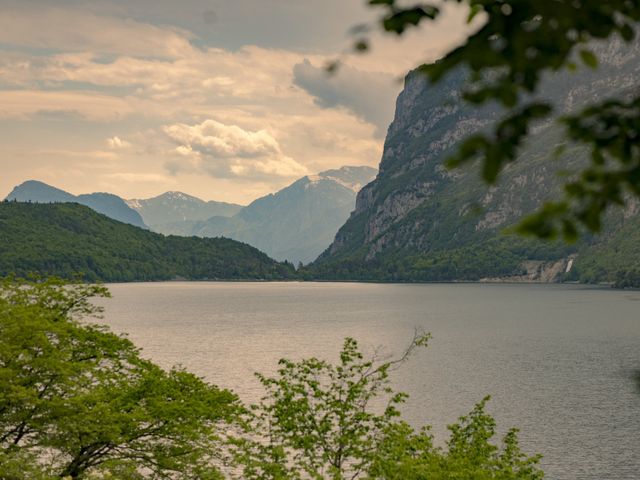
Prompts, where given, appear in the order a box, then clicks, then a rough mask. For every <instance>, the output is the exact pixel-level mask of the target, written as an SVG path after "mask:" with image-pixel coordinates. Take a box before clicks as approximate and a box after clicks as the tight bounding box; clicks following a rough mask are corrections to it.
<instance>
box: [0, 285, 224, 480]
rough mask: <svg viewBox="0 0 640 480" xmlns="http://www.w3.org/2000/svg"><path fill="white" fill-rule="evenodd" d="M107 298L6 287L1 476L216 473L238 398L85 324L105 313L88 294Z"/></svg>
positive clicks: (54, 288) (85, 288) (78, 291)
mask: <svg viewBox="0 0 640 480" xmlns="http://www.w3.org/2000/svg"><path fill="white" fill-rule="evenodd" d="M107 295H108V292H107V290H106V289H105V288H104V287H102V286H97V285H65V284H64V283H62V282H60V281H57V280H49V281H46V282H40V283H13V282H10V281H5V282H3V283H2V284H1V285H0V478H2V479H5V480H19V479H31V478H60V477H70V478H72V479H79V478H87V477H88V476H89V475H100V474H106V473H110V474H115V473H117V476H118V478H123V479H127V478H130V479H135V478H145V479H160V478H162V479H180V478H183V479H191V478H202V479H207V478H219V473H218V472H217V470H216V469H215V468H213V467H212V466H211V464H210V461H209V460H210V455H211V452H212V451H213V450H214V449H215V448H217V447H216V442H217V427H218V425H219V424H220V423H221V422H226V421H232V420H233V417H234V415H235V412H236V409H237V405H236V398H235V396H234V395H233V394H231V393H230V392H228V391H224V390H219V389H217V388H216V387H213V386H210V385H208V384H206V383H204V382H203V381H202V380H200V379H199V378H197V377H195V376H194V375H192V374H190V373H187V372H184V371H182V370H171V371H169V372H166V371H164V370H162V369H161V368H159V367H157V366H155V365H154V364H152V363H151V362H149V361H146V360H144V359H142V358H140V355H139V351H138V349H137V348H136V347H134V345H133V344H132V343H131V342H130V341H129V340H127V339H125V338H122V337H120V336H117V335H114V334H112V333H109V332H108V331H107V330H106V329H105V328H103V327H99V326H94V325H88V324H85V323H81V322H80V319H81V318H82V317H86V316H95V315H97V314H99V313H100V311H101V309H100V308H98V307H96V306H94V305H93V304H92V303H91V302H90V298H91V297H95V296H98V297H104V296H107ZM26 466H28V467H29V468H26ZM23 467H24V468H23ZM141 472H145V474H144V475H142V473H141Z"/></svg>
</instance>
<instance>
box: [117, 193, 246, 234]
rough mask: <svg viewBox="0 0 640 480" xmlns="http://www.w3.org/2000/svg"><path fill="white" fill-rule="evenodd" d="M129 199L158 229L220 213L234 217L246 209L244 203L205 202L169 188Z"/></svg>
mask: <svg viewBox="0 0 640 480" xmlns="http://www.w3.org/2000/svg"><path fill="white" fill-rule="evenodd" d="M125 201H126V203H127V205H128V206H129V207H130V208H132V209H133V210H135V211H136V212H138V213H139V214H140V216H141V217H142V218H143V219H144V221H145V223H146V224H147V225H149V228H150V229H151V230H153V231H155V232H165V231H166V230H170V229H171V228H170V227H168V225H171V224H175V223H180V222H189V221H198V220H207V219H208V218H211V217H216V216H220V217H231V216H233V215H235V214H236V213H238V212H239V211H240V210H241V209H242V205H236V204H234V203H225V202H215V201H208V202H205V201H204V200H201V199H199V198H197V197H193V196H191V195H187V194H186V193H182V192H166V193H163V194H162V195H158V196H157V197H153V198H147V199H139V200H137V199H134V200H125Z"/></svg>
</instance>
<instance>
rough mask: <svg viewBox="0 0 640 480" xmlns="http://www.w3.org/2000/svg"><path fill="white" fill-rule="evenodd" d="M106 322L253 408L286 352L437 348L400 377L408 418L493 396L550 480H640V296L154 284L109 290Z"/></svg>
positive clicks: (453, 414) (443, 413) (464, 408)
mask: <svg viewBox="0 0 640 480" xmlns="http://www.w3.org/2000/svg"><path fill="white" fill-rule="evenodd" d="M110 288H111V291H112V293H113V295H114V298H113V299H111V300H107V301H106V302H105V305H106V307H107V311H106V316H105V323H107V324H109V325H111V326H112V327H113V328H114V330H116V331H118V332H127V333H128V334H129V335H130V338H131V339H132V340H133V341H134V342H135V343H136V344H137V345H139V346H141V347H142V348H143V351H144V354H145V355H146V356H148V357H150V358H151V359H153V360H155V361H156V362H157V363H159V364H161V365H163V366H166V367H169V366H172V365H174V364H182V365H183V366H185V367H186V368H187V369H188V370H190V371H193V372H195V373H197V374H199V375H202V376H204V377H206V378H207V379H208V380H209V381H211V382H213V383H216V384H217V385H220V386H222V387H226V388H230V389H232V390H234V391H235V392H237V393H238V394H239V395H240V396H241V398H242V399H243V400H245V401H247V402H251V401H255V400H257V399H258V398H259V397H260V395H261V393H262V391H261V389H260V386H259V384H258V382H257V380H256V379H255V378H254V376H253V373H254V372H255V371H260V372H262V373H273V372H274V371H275V369H276V366H277V365H276V363H277V360H278V359H279V358H281V357H289V358H294V359H297V358H302V357H308V356H319V357H322V358H327V359H330V360H332V359H334V358H335V356H336V354H337V352H338V351H339V350H340V346H341V343H342V339H343V338H344V337H346V336H351V337H354V338H356V339H358V340H359V342H360V343H361V345H362V346H363V347H364V348H365V350H367V351H369V352H373V350H374V349H376V348H377V347H379V346H383V347H384V348H385V351H387V352H389V353H393V352H399V351H401V350H402V348H403V347H405V346H406V344H407V342H408V341H409V340H410V338H411V337H412V335H413V332H414V329H415V328H420V329H422V330H426V331H430V332H431V333H432V334H433V337H434V338H433V340H432V342H431V346H430V347H429V348H428V349H426V350H424V351H419V352H418V353H417V354H416V355H415V356H414V357H413V358H412V359H411V360H410V361H409V362H408V363H407V364H406V365H405V366H404V367H403V368H401V369H400V370H399V371H397V372H395V382H396V384H397V387H398V388H399V389H401V390H403V391H406V392H408V393H409V394H410V395H411V397H410V400H409V401H408V403H407V404H406V406H405V408H404V413H405V417H406V418H407V419H408V420H409V421H410V422H411V423H413V424H415V425H421V424H425V423H428V424H431V425H433V427H434V433H435V434H436V437H437V438H438V439H439V441H442V440H443V439H444V438H446V425H447V424H448V423H451V422H452V421H454V420H455V419H456V418H457V417H458V416H459V415H462V414H464V413H466V412H468V411H469V410H471V408H472V407H473V405H474V404H475V403H476V402H477V401H479V400H480V399H481V398H482V397H484V396H485V395H487V394H491V396H492V401H491V403H490V411H491V412H492V413H493V414H494V415H495V416H496V418H497V420H498V425H499V426H500V427H501V429H502V431H505V430H506V429H507V428H508V427H510V426H518V427H519V428H520V429H521V439H522V443H523V446H524V447H525V449H526V450H527V451H528V452H529V453H534V452H540V453H543V454H544V455H545V457H544V460H543V466H544V468H545V470H546V472H547V478H550V479H560V480H564V479H566V480H569V479H589V480H596V479H597V480H602V479H629V480H631V479H637V478H640V477H639V475H640V474H639V473H638V472H640V394H639V390H640V387H639V385H640V381H639V380H638V370H639V369H640V348H639V347H640V313H639V308H638V305H639V303H637V302H638V300H640V292H638V293H635V292H631V293H630V292H620V291H614V290H609V289H593V288H584V287H575V286H541V285H476V284H466V285H375V284H373V285H372V284H356V283H342V284H339V283H154V284H121V285H112V286H111V287H110Z"/></svg>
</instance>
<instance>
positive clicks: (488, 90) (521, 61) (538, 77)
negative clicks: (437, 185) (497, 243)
mask: <svg viewBox="0 0 640 480" xmlns="http://www.w3.org/2000/svg"><path fill="white" fill-rule="evenodd" d="M445 1H446V0H445ZM449 3H458V4H465V5H467V6H468V9H469V22H471V21H475V22H477V24H478V25H479V26H478V28H477V29H476V30H475V31H474V32H473V33H472V34H471V35H469V36H468V38H467V40H466V42H465V43H464V44H463V45H461V46H460V47H457V48H455V49H453V50H451V51H449V52H448V53H447V54H446V55H445V56H444V57H443V58H442V59H440V60H439V61H437V62H435V63H432V64H429V65H423V66H421V67H419V68H418V69H419V70H420V71H422V72H423V73H425V74H426V75H427V76H428V78H429V79H430V80H431V81H432V82H438V81H440V80H441V79H442V78H444V77H445V76H446V75H447V74H448V73H450V72H452V71H454V70H456V69H458V68H464V69H466V70H468V71H469V72H470V79H469V83H468V88H467V89H466V91H465V92H464V94H463V97H464V99H465V100H466V101H468V102H470V103H472V104H476V105H482V104H487V103H497V104H499V105H501V106H502V107H503V108H504V109H505V115H504V118H503V119H502V121H500V122H498V123H497V124H496V126H495V128H494V129H493V132H486V133H478V134H475V135H473V136H472V137H470V138H468V139H467V140H466V141H463V142H462V144H461V146H460V147H459V149H458V152H457V153H456V154H455V155H454V156H453V158H451V159H450V162H449V164H450V165H451V166H459V165H463V164H466V163H468V162H471V161H473V160H480V161H481V162H482V164H483V168H482V172H483V178H484V180H485V181H486V182H487V183H489V184H493V183H495V182H496V181H497V179H498V177H499V175H500V172H501V171H502V170H503V169H504V168H505V166H506V165H508V164H509V163H511V162H514V161H516V159H517V155H518V153H519V151H520V148H521V147H522V146H523V144H524V142H525V141H526V139H527V137H528V133H529V131H530V129H531V126H532V124H534V123H535V122H537V121H540V120H542V119H545V118H548V117H549V116H550V115H552V113H553V105H552V104H550V103H549V102H547V101H542V100H540V99H537V98H536V93H537V92H538V91H539V88H540V85H541V83H542V81H543V78H544V77H545V75H546V74H548V73H551V72H557V71H560V70H563V69H565V70H575V68H576V62H577V61H580V62H581V63H583V64H584V65H585V66H586V67H588V68H597V66H598V58H597V54H596V53H595V52H594V50H593V46H594V43H595V41H598V40H607V39H612V38H614V37H617V38H620V39H622V40H623V41H625V42H627V43H628V44H630V43H631V42H632V41H633V40H634V39H635V37H636V30H637V28H638V22H639V21H640V1H638V0H610V1H601V0H580V1H573V0H449ZM368 4H369V5H371V6H372V7H374V8H378V9H380V10H381V12H382V15H381V18H380V20H379V26H380V28H382V30H384V31H387V32H390V33H393V34H396V35H402V34H404V32H405V31H406V30H407V29H408V28H411V27H417V26H420V25H421V24H422V22H424V21H432V20H436V19H437V18H439V16H440V15H441V12H442V10H441V8H440V7H439V6H438V5H435V4H430V3H418V4H414V5H411V6H406V4H405V3H404V2H401V1H399V0H369V1H368ZM361 31H363V29H359V30H358V32H357V33H358V34H359V35H360V33H361ZM367 48H368V41H367V39H366V38H365V39H363V38H359V39H358V40H357V42H356V50H357V51H366V50H367ZM559 121H560V123H561V125H562V126H563V127H564V128H565V133H566V135H565V136H566V140H567V141H568V142H576V143H583V144H586V145H588V146H589V147H590V148H591V151H592V156H591V164H590V165H589V166H588V167H586V168H584V169H583V170H581V171H580V172H578V175H577V178H576V179H572V180H569V181H567V183H566V184H565V195H564V198H563V199H561V200H560V201H556V202H552V203H549V204H548V205H546V206H544V207H543V208H542V209H541V210H539V211H538V212H537V213H536V214H535V215H533V216H531V217H529V218H528V219H526V220H525V221H524V222H523V223H522V224H521V225H520V227H519V232H520V233H525V234H533V235H536V236H538V237H542V238H552V237H556V236H558V235H562V236H563V237H564V239H565V240H568V241H574V240H575V239H576V238H577V237H578V236H579V232H580V230H581V229H586V230H589V231H593V232H596V231H599V230H600V228H601V223H602V217H603V215H604V213H605V212H606V210H607V208H608V207H609V206H611V205H619V204H624V203H625V199H626V197H625V194H627V195H631V196H636V197H640V152H639V149H638V132H640V96H638V95H637V93H635V92H632V93H629V94H628V98H614V99H605V100H603V101H598V102H594V103H592V104H590V105H588V106H587V107H586V108H585V109H584V110H582V111H578V112H572V113H570V114H569V115H567V116H565V117H564V118H561V119H560V120H559Z"/></svg>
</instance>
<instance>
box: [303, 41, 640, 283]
mask: <svg viewBox="0 0 640 480" xmlns="http://www.w3.org/2000/svg"><path fill="white" fill-rule="evenodd" d="M594 49H595V50H596V52H597V53H598V56H599V58H600V59H601V62H600V66H599V68H598V69H595V70H591V69H580V70H578V71H576V72H573V73H570V72H567V73H561V74H555V75H552V76H550V77H548V78H547V79H546V81H545V82H544V85H543V87H542V90H541V93H540V95H541V96H542V97H544V98H546V99H549V100H551V101H552V103H553V104H554V106H555V111H556V114H557V115H562V114H563V113H567V112H570V111H575V110H576V109H579V108H580V107H581V106H582V105H584V104H586V103H587V102H590V101H593V100H596V99H603V98H606V97H609V96H615V95H624V94H625V92H628V91H631V90H633V89H637V88H638V86H640V48H639V46H638V43H636V44H635V45H633V46H632V47H629V46H628V45H626V44H623V43H622V42H621V41H613V42H609V43H606V44H599V45H594ZM467 78H468V75H467V74H466V72H465V71H463V70H458V71H456V72H453V73H451V74H449V75H448V76H447V77H445V78H444V79H442V80H441V81H440V82H439V83H437V84H435V85H434V84H430V83H429V82H428V81H427V80H426V79H425V77H424V76H423V75H421V74H420V73H418V72H412V73H411V74H409V75H408V77H407V78H406V80H405V86H404V90H403V92H402V93H401V94H400V96H399V98H398V100H397V104H396V112H395V118H394V120H393V123H392V124H391V126H390V128H389V131H388V134H387V137H386V140H385V146H384V152H383V156H382V160H381V163H380V173H379V174H378V176H377V178H376V180H375V181H373V182H372V183H370V184H369V185H367V186H365V187H364V188H363V189H362V190H361V191H360V192H359V193H358V197H357V200H356V208H355V211H354V212H353V214H352V215H351V216H350V218H349V220H348V221H347V222H346V223H345V225H344V226H342V227H341V228H340V230H339V231H338V233H337V235H336V237H335V239H334V241H333V243H332V245H331V246H330V247H329V248H328V249H327V250H326V251H325V252H324V253H323V255H322V256H321V258H320V259H319V260H318V261H317V262H315V264H314V265H313V266H312V267H311V268H310V269H309V270H308V272H307V274H308V275H309V276H310V277H313V278H325V279H365V280H386V281H443V280H445V281H451V280H482V279H487V280H504V279H509V280H528V281H557V280H581V281H589V282H615V281H617V280H619V279H620V278H624V277H625V276H629V275H632V276H633V275H634V273H633V272H636V271H637V272H640V249H639V248H638V247H637V246H634V245H638V244H640V219H639V218H638V215H637V213H638V211H639V210H640V205H639V204H638V202H637V201H633V200H632V201H630V202H629V203H628V204H627V207H626V209H624V210H622V209H619V210H616V211H611V212H610V213H609V215H608V217H607V219H606V228H605V229H604V231H603V232H602V233H601V234H600V235H597V236H590V235H585V237H584V238H583V240H582V241H581V242H580V243H577V244H575V245H565V244H562V243H553V242H540V241H538V240H533V239H523V238H520V237H510V236H506V235H504V234H503V231H504V229H505V228H507V227H510V226H512V225H514V224H516V223H517V222H518V221H519V220H520V219H521V218H522V217H523V216H524V215H526V214H527V213H529V212H532V211H533V210H534V209H536V208H537V207H538V206H540V205H541V204H542V203H543V202H544V201H545V200H547V199H552V198H557V196H558V195H559V193H560V192H561V188H562V185H563V183H564V181H566V178H567V177H566V175H567V173H569V174H570V173H571V172H574V171H576V170H577V169H579V168H580V167H581V166H583V165H585V164H586V162H588V161H589V157H588V155H589V153H588V151H587V150H586V149H585V148H584V147H581V146H579V145H565V144H564V142H563V138H562V130H561V129H559V128H558V125H557V123H556V122H555V121H554V120H549V121H546V122H543V123H541V124H538V125H536V126H535V128H534V129H533V130H532V132H531V135H530V138H529V141H528V142H527V144H526V145H525V147H524V148H523V149H522V151H521V153H520V155H519V158H518V159H517V161H516V162H514V163H512V164H510V165H509V166H508V167H507V168H506V169H505V170H504V172H503V174H502V177H501V179H500V181H499V182H498V184H497V185H495V186H493V187H491V188H488V187H487V186H486V184H484V183H483V182H482V180H481V179H480V174H479V169H478V166H477V165H475V166H470V167H468V168H459V169H456V170H448V169H446V168H445V167H444V166H443V162H444V160H445V159H447V158H448V157H449V156H450V155H451V154H452V153H454V152H455V151H456V149H457V147H458V145H459V143H460V141H461V140H462V139H464V138H466V137H467V136H468V135H470V134H472V133H474V132H478V131H480V130H484V129H487V128H490V127H491V125H492V124H493V123H494V122H495V121H496V120H497V119H498V118H500V114H501V112H500V110H499V109H498V108H497V107H496V106H494V105H488V106H484V107H482V108H477V107H475V106H470V105H469V104H467V103H466V102H464V101H463V100H462V91H463V89H464V88H465V86H466V80H467ZM559 146H563V147H565V148H564V153H562V154H561V155H558V153H557V152H558V148H557V147H559ZM563 175H564V176H563ZM620 232H626V234H625V235H624V236H621V233H620ZM605 259H606V260H605Z"/></svg>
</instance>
